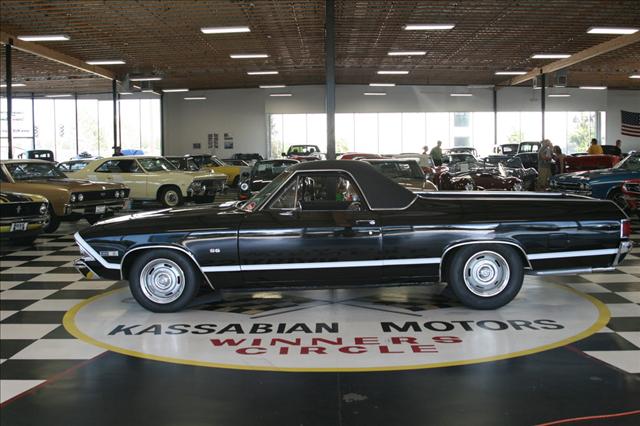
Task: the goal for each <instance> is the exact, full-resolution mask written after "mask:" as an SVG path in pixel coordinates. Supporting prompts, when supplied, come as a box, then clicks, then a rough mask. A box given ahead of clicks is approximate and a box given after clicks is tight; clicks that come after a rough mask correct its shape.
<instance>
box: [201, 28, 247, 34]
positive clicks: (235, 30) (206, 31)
mask: <svg viewBox="0 0 640 426" xmlns="http://www.w3.org/2000/svg"><path fill="white" fill-rule="evenodd" d="M200 31H202V32H203V33H204V34H232V33H248V32H251V29H250V28H249V27H203V28H200Z"/></svg>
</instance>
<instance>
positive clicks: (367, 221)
mask: <svg viewBox="0 0 640 426" xmlns="http://www.w3.org/2000/svg"><path fill="white" fill-rule="evenodd" d="M375 224H376V221H375V220H373V219H364V220H356V225H357V226H367V225H368V226H373V225H375Z"/></svg>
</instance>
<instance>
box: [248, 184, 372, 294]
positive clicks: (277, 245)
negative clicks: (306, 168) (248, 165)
mask: <svg viewBox="0 0 640 426" xmlns="http://www.w3.org/2000/svg"><path fill="white" fill-rule="evenodd" d="M380 229H381V227H380V223H379V218H378V214H377V213H375V212H373V211H371V210H369V208H368V206H367V205H366V203H365V202H364V200H363V198H362V196H361V194H360V191H359V189H358V188H357V186H356V185H355V182H353V181H352V180H351V179H350V178H349V177H348V176H345V175H343V174H341V173H339V172H323V173H311V172H310V173H298V174H296V175H294V176H293V177H292V178H291V179H289V180H288V181H287V182H286V183H285V184H284V185H283V187H282V188H281V190H280V191H279V192H278V193H276V195H275V196H274V197H273V199H272V201H270V202H268V203H267V205H266V206H265V207H264V208H262V209H261V210H260V211H257V212H254V213H252V214H249V215H247V216H246V218H245V219H244V220H243V222H242V224H241V226H240V230H239V240H238V241H239V243H238V244H239V257H240V267H241V270H242V276H243V279H244V281H245V283H247V284H250V285H254V286H255V285H265V286H267V285H282V284H289V285H314V284H327V283H330V284H340V285H344V284H356V283H361V282H371V281H373V280H376V278H379V277H381V275H382V271H383V268H382V238H381V231H380Z"/></svg>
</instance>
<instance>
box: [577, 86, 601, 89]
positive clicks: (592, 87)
mask: <svg viewBox="0 0 640 426" xmlns="http://www.w3.org/2000/svg"><path fill="white" fill-rule="evenodd" d="M580 88H581V89H584V90H605V89H606V88H607V86H580Z"/></svg>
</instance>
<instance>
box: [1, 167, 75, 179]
mask: <svg viewBox="0 0 640 426" xmlns="http://www.w3.org/2000/svg"><path fill="white" fill-rule="evenodd" d="M6 167H7V170H8V171H9V173H10V174H11V176H13V178H14V179H15V180H30V179H50V178H66V177H67V176H66V175H65V174H64V173H62V172H61V171H60V170H58V169H56V168H55V167H54V166H53V164H52V163H8V164H6Z"/></svg>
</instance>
